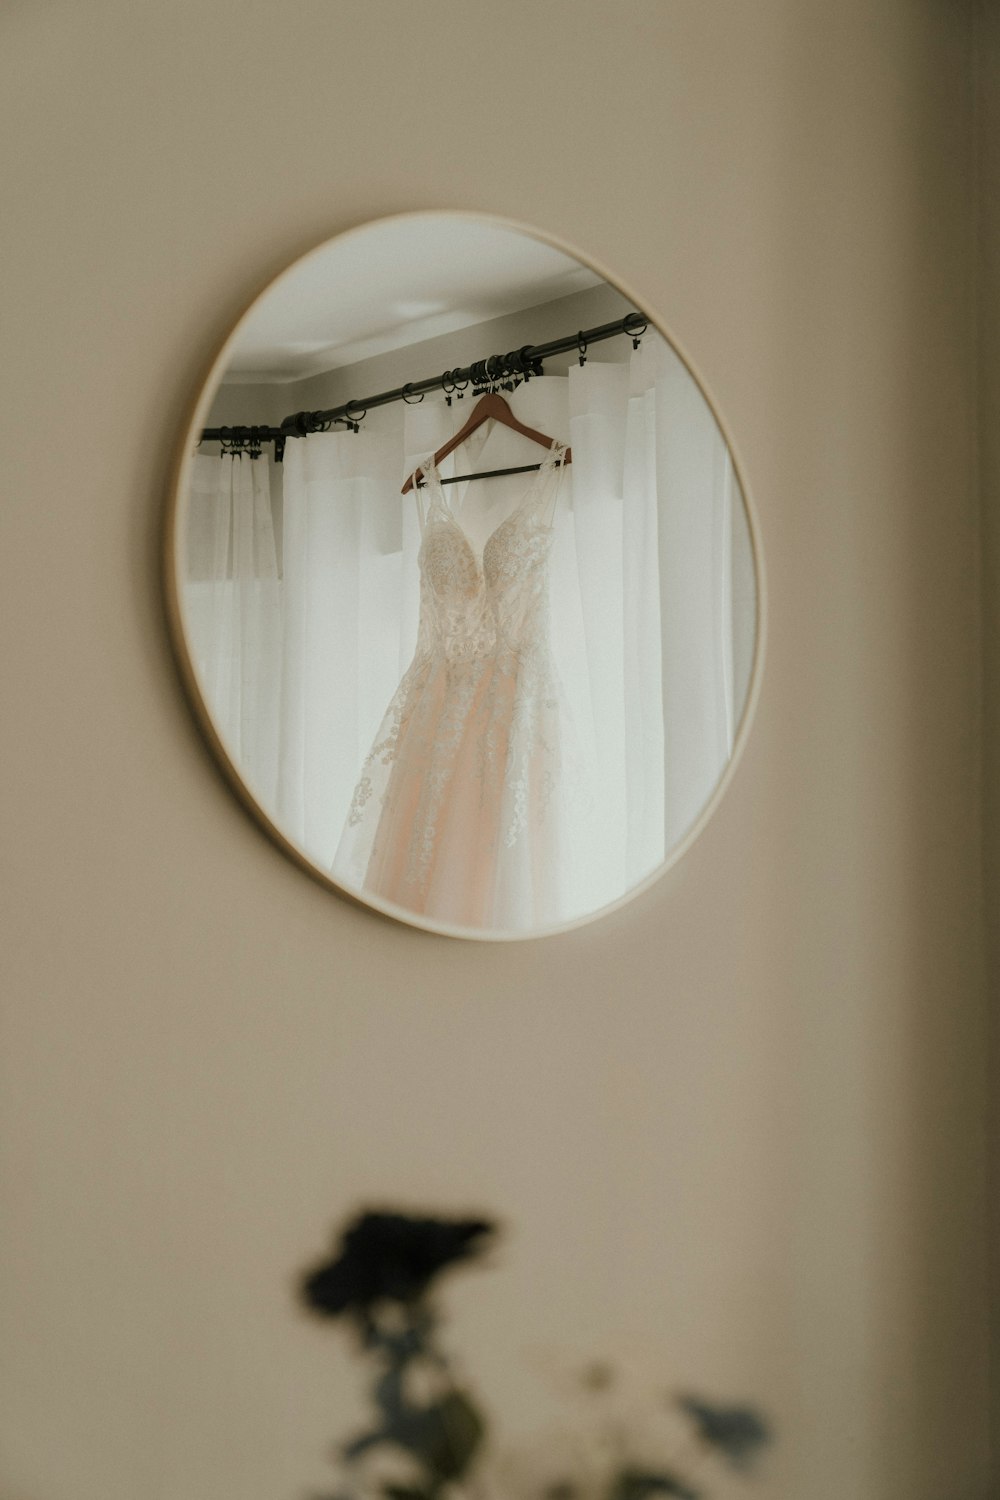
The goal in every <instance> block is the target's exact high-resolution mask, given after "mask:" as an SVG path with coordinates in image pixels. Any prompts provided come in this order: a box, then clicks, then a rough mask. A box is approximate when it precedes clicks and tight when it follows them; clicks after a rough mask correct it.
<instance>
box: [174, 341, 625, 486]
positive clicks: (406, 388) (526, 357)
mask: <svg viewBox="0 0 1000 1500" xmlns="http://www.w3.org/2000/svg"><path fill="white" fill-rule="evenodd" d="M647 326H648V324H647V320H646V319H645V318H644V317H643V315H642V313H639V312H631V313H627V314H626V315H625V317H624V318H619V319H618V321H617V322H615V323H602V324H600V326H599V327H597V328H582V329H580V331H579V332H578V333H568V334H567V335H566V336H565V338H561V339H551V340H550V341H549V342H548V343H547V344H525V345H524V346H523V347H522V348H520V349H512V350H511V351H510V353H509V354H492V355H490V357H489V358H488V359H479V360H474V361H473V363H472V364H471V365H466V366H464V367H463V366H460V367H459V368H458V369H455V370H445V372H444V374H443V375H434V376H432V377H431V378H430V379H429V380H412V381H408V382H407V384H406V385H403V386H400V387H399V388H398V389H396V390H394V391H382V392H380V394H379V395H377V396H368V397H366V398H365V399H364V400H363V401H346V402H345V403H344V405H343V406H334V407H332V408H331V409H330V410H329V411H299V412H295V413H294V415H292V416H290V417H286V418H285V419H284V421H283V422H282V424H281V426H280V427H206V428H205V429H204V430H203V432H202V434H201V442H203V443H210V442H214V443H220V442H221V443H232V444H236V445H239V446H249V447H251V448H254V447H259V446H260V444H261V443H274V445H275V453H274V456H275V458H276V459H278V460H279V461H280V459H281V455H282V452H283V450H284V447H285V439H286V438H290V437H306V436H308V434H309V433H311V432H328V431H329V429H330V428H331V427H332V426H333V425H334V424H335V423H336V422H344V423H345V424H346V425H347V426H349V427H353V428H355V430H357V424H358V423H359V422H360V421H361V420H362V419H363V418H364V417H365V416H366V415H367V413H368V412H369V411H370V410H371V409H372V408H373V407H375V406H388V405H389V404H390V403H391V402H393V401H413V400H414V398H422V397H423V396H424V394H425V393H426V392H427V391H439V390H441V391H444V392H445V394H446V395H451V394H452V392H455V393H457V392H458V391H459V390H464V389H465V388H466V386H468V385H469V384H470V383H471V384H473V385H476V386H478V385H487V384H489V383H490V382H493V381H502V380H504V379H506V378H508V377H511V376H516V375H519V376H522V377H523V378H525V379H527V378H530V377H531V376H532V375H541V374H542V368H541V367H542V361H543V360H546V359H551V358H552V357H553V356H554V355H556V354H566V353H568V352H569V351H570V350H571V349H577V350H579V352H580V356H581V359H582V357H583V356H584V354H585V353H586V350H587V346H588V345H589V344H599V343H601V342H602V341H603V340H604V339H613V338H616V337H618V336H619V335H620V334H623V333H624V334H629V335H630V336H631V337H632V338H633V339H639V338H640V337H641V336H642V334H644V333H645V331H646V328H647Z"/></svg>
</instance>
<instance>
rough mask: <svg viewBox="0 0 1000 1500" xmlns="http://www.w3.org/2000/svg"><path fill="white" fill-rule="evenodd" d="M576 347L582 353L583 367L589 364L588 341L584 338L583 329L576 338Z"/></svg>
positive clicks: (581, 361)
mask: <svg viewBox="0 0 1000 1500" xmlns="http://www.w3.org/2000/svg"><path fill="white" fill-rule="evenodd" d="M576 347H577V348H578V349H579V351H580V363H581V365H585V364H586V363H587V340H586V339H585V338H584V336H583V329H582V328H581V329H580V331H579V332H578V334H577V336H576Z"/></svg>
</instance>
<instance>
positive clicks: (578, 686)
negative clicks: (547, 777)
mask: <svg viewBox="0 0 1000 1500" xmlns="http://www.w3.org/2000/svg"><path fill="white" fill-rule="evenodd" d="M508 399H509V401H510V404H511V406H512V408H513V410H514V412H515V414H516V415H517V416H518V417H519V418H520V419H521V420H522V421H524V422H526V423H528V424H529V425H530V426H533V427H536V428H539V429H540V430H542V431H543V432H546V433H548V434H550V435H551V436H552V437H554V438H558V439H561V440H562V441H564V442H569V443H571V445H572V449H573V462H572V465H571V466H570V467H569V468H568V469H567V470H566V473H565V476H564V478H563V481H562V486H563V488H562V495H561V498H560V501H559V507H558V514H557V518H556V532H555V539H554V543H553V550H552V555H551V569H552V572H551V580H552V644H553V654H554V657H555V661H556V667H557V671H558V674H559V677H560V680H561V682H562V684H563V687H564V689H565V696H566V703H567V710H568V716H569V720H570V734H571V738H572V743H573V744H574V745H575V747H576V758H577V762H578V765H579V768H580V776H581V783H582V786H583V789H584V793H585V806H584V808H583V810H582V812H581V818H580V829H579V844H578V847H577V848H576V850H575V851H574V852H573V855H572V861H571V862H572V870H571V871H570V872H569V879H568V891H567V903H568V905H567V911H566V913H565V916H566V917H567V918H570V917H572V916H574V915H577V914H580V913H583V912H586V911H590V910H594V909H595V908H596V907H599V906H601V905H603V904H605V903H607V902H609V901H612V900H614V899H615V898H616V897H618V896H620V895H621V894H623V893H624V892H625V891H626V890H628V889H629V888H630V887H631V886H633V885H634V884H635V883H636V882H637V881H638V880H640V879H642V877H643V876H644V875H646V874H648V873H649V872H650V871H651V870H652V869H654V868H655V867H656V866H657V865H658V864H659V863H660V862H661V861H662V859H663V858H664V855H665V853H666V852H667V851H669V849H670V848H672V847H673V846H674V845H675V844H676V843H677V841H678V840H679V839H680V838H682V837H683V835H684V833H685V832H686V831H687V829H688V828H689V827H690V825H691V823H692V822H693V821H694V819H695V818H696V817H697V815H698V814H699V812H700V811H701V809H702V808H703V806H704V804H705V802H706V801H707V799H708V797H709V796H710V794H711V791H712V789H713V787H714V786H715V785H716V783H717V781H718V779H719V777H720V775H721V774H722V771H723V770H724V768H725V765H726V763H727V761H728V759H729V757H730V755H731V752H732V745H733V736H734V731H735V726H736V722H737V719H738V714H739V710H740V707H741V706H742V701H743V696H744V694H745V689H746V679H747V675H748V671H749V661H750V659H751V656H752V641H753V629H754V619H755V600H754V595H753V569H752V558H751V556H750V544H749V536H748V532H747V527H746V521H745V514H744V510H743V506H742V504H741V503H740V496H739V491H738V487H737V482H736V478H735V475H734V473H733V469H732V464H731V461H730V458H729V454H728V450H727V448H726V445H725V443H724V441H723V439H722V436H721V434H720V432H719V429H718V426H717V424H716V422H715V419H714V417H713V416H712V413H711V411H710V409H709V407H708V406H707V404H706V402H705V400H704V398H703V397H702V395H701V393H700V391H699V390H698V388H697V386H696V385H695V384H694V382H693V381H692V379H691V377H690V375H689V374H688V372H687V370H686V369H685V367H684V366H683V364H682V363H681V362H680V360H679V359H678V358H677V356H676V355H675V354H674V353H673V351H672V350H671V349H670V347H669V346H668V345H667V344H666V343H665V342H664V341H663V340H662V339H661V338H659V337H658V336H656V335H654V334H653V333H652V332H650V333H648V334H647V335H646V336H645V337H644V339H643V341H642V344H641V346H640V348H639V350H638V351H637V352H635V353H631V352H630V357H629V358H625V359H622V360H621V361H620V362H611V361H604V360H598V359H595V358H591V359H590V360H589V361H588V362H587V364H586V365H584V366H582V367H581V366H578V365H574V366H572V367H571V368H570V370H569V371H568V374H567V375H565V376H543V377H541V378H537V379H534V380H531V381H530V382H528V383H526V384H524V385H522V386H520V387H519V388H518V389H517V390H516V391H515V392H513V393H512V395H511V396H510V397H509V398H508ZM472 404H473V403H472V401H471V400H470V399H469V398H466V399H465V400H464V401H462V402H458V401H456V402H454V404H453V405H452V406H451V407H450V408H449V407H448V406H447V405H446V403H445V401H444V399H443V398H440V397H439V398H436V399H432V398H430V397H428V398H427V399H426V400H425V401H424V402H422V403H420V404H419V405H413V406H406V405H402V404H400V405H395V406H390V407H386V408H381V409H378V410H376V411H373V412H372V413H371V414H370V415H369V417H368V419H367V422H366V426H365V430H364V431H363V432H361V433H358V434H355V433H352V432H331V433H325V434H315V435H313V436H311V437H308V438H305V439H298V440H293V441H291V442H290V443H289V444H288V446H287V448H286V450H285V461H284V466H283V468H284V480H283V489H284V497H283V531H282V539H281V540H282V553H283V581H282V585H281V590H282V595H281V600H282V611H281V613H282V621H281V630H280V632H279V630H278V627H277V623H276V621H275V618H274V616H275V610H274V608H273V605H274V601H275V600H276V598H277V593H276V589H277V582H276V577H275V575H274V573H273V571H269V568H270V566H271V565H270V563H269V562H268V559H271V558H273V555H274V538H273V535H272V534H271V533H270V530H269V527H270V516H271V511H270V508H269V507H268V506H267V505H266V503H265V498H266V497H265V496H264V495H263V493H262V489H263V485H264V475H265V473H266V470H265V469H264V460H263V459H262V460H258V461H256V462H254V463H251V462H250V461H249V460H242V461H240V460H232V459H229V460H199V464H200V465H201V467H200V468H199V469H198V470H197V472H196V485H195V489H196V493H195V495H193V496H192V513H193V514H194V513H195V512H197V511H198V508H199V505H200V507H201V513H202V522H203V524H205V525H207V524H208V518H209V517H211V518H212V520H211V525H210V527H209V529H210V531H211V535H212V539H213V540H212V543H211V546H209V544H208V541H207V533H206V535H205V537H203V539H202V541H201V542H200V543H199V545H197V546H196V547H195V548H194V552H193V553H192V554H191V557H192V564H197V566H198V568H200V570H201V574H200V576H199V577H197V578H196V577H195V576H194V575H193V576H192V585H191V586H192V588H193V589H195V590H197V589H201V590H202V594H203V598H202V602H201V604H200V605H198V606H197V609H198V610H200V611H201V614H200V618H199V624H198V627H197V630H194V631H193V634H194V635H195V637H196V638H201V639H202V640H203V644H202V645H200V646H199V647H198V654H199V670H200V671H201V672H202V675H203V680H204V681H205V682H206V689H207V692H208V696H209V699H210V701H211V702H212V703H213V704H214V705H216V706H217V709H218V714H217V717H218V718H219V721H220V723H221V724H222V725H223V727H224V730H225V733H226V736H227V738H229V739H230V740H231V742H232V743H233V745H234V747H237V748H238V750H239V754H238V756H237V758H238V759H240V760H241V761H242V762H243V763H244V764H245V765H246V766H247V769H248V771H251V772H252V779H253V781H254V784H255V785H256V786H257V787H259V788H260V789H261V790H262V791H265V792H266V788H268V787H270V788H272V791H271V793H270V794H269V795H267V794H266V795H265V797H264V800H265V802H266V805H267V806H268V807H270V808H273V809H274V811H275V814H276V818H277V821H278V822H279V824H280V825H281V826H282V827H283V828H284V829H285V830H286V831H287V832H288V833H289V834H290V835H291V836H292V837H293V838H294V839H295V840H296V841H297V842H298V843H299V844H301V845H302V846H303V847H304V848H305V849H306V850H307V851H308V852H309V853H310V854H311V855H312V857H313V858H314V859H315V860H316V862H317V863H318V864H320V865H322V866H323V867H325V868H329V867H330V865H331V862H332V861H333V858H334V854H335V851H336V848H337V844H338V842H339V839H340V834H341V831H342V829H343V825H344V820H345V817H346V815H347V810H348V806H349V804H350V800H351V796H352V794H353V791H354V787H355V784H356V781H357V777H358V773H359V769H360V766H361V763H362V761H363V759H364V757H365V755H366V754H367V753H368V751H369V749H370V748H371V744H372V740H373V737H374V735H375V732H376V730H377V729H378V726H379V724H380V721H381V719H382V715H383V713H384V711H385V708H386V705H387V703H388V701H389V699H390V698H391V696H392V694H393V692H394V691H395V688H396V686H397V685H398V682H399V679H400V677H401V676H402V673H403V671H404V670H405V668H406V667H407V665H408V664H409V661H410V658H411V656H412V653H413V649H414V645H415V640H416V626H417V610H418V569H417V549H418V546H419V541H420V537H419V528H418V523H417V511H416V504H415V501H414V498H413V496H412V495H408V496H401V495H400V486H401V483H402V480H403V478H404V477H405V475H406V474H407V473H409V472H411V471H412V470H413V468H414V467H415V466H416V464H417V463H418V462H419V460H420V459H421V458H422V457H424V456H425V455H426V454H427V453H428V452H430V451H432V450H434V449H436V448H438V447H440V446H441V445H442V444H443V443H444V442H445V440H446V439H447V438H448V437H449V436H450V435H451V434H452V433H453V432H454V431H455V429H456V427H457V426H459V425H461V423H462V422H463V421H464V420H465V418H466V416H467V415H468V413H469V411H470V410H471V407H472ZM533 461H536V450H534V448H533V447H532V445H531V444H530V443H528V442H527V440H526V439H524V438H521V437H518V436H517V435H516V434H514V433H512V432H510V431H509V430H508V429H506V428H504V427H502V426H499V425H495V424H488V425H487V426H486V427H484V428H481V429H480V430H479V432H478V433H477V434H476V435H475V436H474V438H473V439H472V441H471V442H470V443H469V444H468V445H466V446H465V447H464V448H463V450H460V452H459V453H457V454H456V455H454V456H453V457H452V459H450V460H449V461H448V464H447V465H446V466H445V472H448V469H449V468H450V471H451V472H453V473H455V472H458V473H464V472H469V470H470V469H480V470H481V469H487V468H503V467H507V466H510V465H515V464H520V463H530V462H533ZM213 464H214V465H215V466H216V467H215V469H214V470H212V469H211V467H210V466H211V465H213ZM226 465H228V467H225V466H226ZM455 465H458V467H457V468H456V467H455ZM220 466H222V467H220ZM222 474H225V475H228V476H229V478H228V481H227V482H219V476H220V475H222ZM213 475H214V476H215V477H214V478H213ZM254 477H256V478H257V483H256V484H253V483H252V480H253V478H254ZM530 479H531V476H530V475H528V476H525V475H517V476H505V477H503V478H500V479H494V480H491V481H489V482H488V483H487V482H481V483H478V484H470V485H455V486H453V487H449V498H450V501H451V503H452V505H453V507H454V508H455V510H456V511H457V513H458V515H459V517H460V519H461V522H462V525H463V527H464V529H465V530H466V532H467V534H468V535H469V536H470V539H471V540H472V541H473V544H474V545H475V546H476V548H477V550H481V547H482V543H483V542H484V541H485V538H486V536H487V535H488V534H489V532H490V531H491V530H492V529H493V528H494V526H495V525H496V523H497V521H498V520H500V519H502V517H503V516H504V515H505V514H506V512H507V510H508V509H509V508H510V506H511V504H512V503H513V501H514V499H515V498H516V497H517V496H518V494H519V493H521V491H522V489H523V486H524V484H525V483H526V482H529V481H530ZM199 496H200V497H201V498H200V499H199ZM251 518H252V519H251ZM247 526H250V528H251V531H252V533H253V535H252V537H251V538H250V539H249V540H248V538H247V534H246V528H247ZM227 528H228V530H227ZM192 536H193V531H192ZM225 537H228V538H229V540H228V541H224V538H225ZM207 555H211V556H212V557H213V558H215V559H216V561H215V562H214V563H213V567H212V570H211V573H210V575H209V577H208V578H207V579H206V578H205V563H204V558H205V556H207ZM220 557H222V558H232V559H235V560H236V565H235V568H234V566H233V565H232V564H226V563H225V562H223V563H222V564H221V565H220V563H219V561H218V558H220ZM199 559H201V561H199ZM244 560H246V562H245V564H244ZM265 575H266V576H265ZM734 578H735V579H736V583H737V587H736V589H735V591H734ZM206 584H207V585H208V588H207V592H206ZM223 585H224V586H223ZM196 612H197V610H196ZM192 618H193V617H192ZM279 636H280V642H281V661H280V670H278V668H277V664H276V657H275V643H276V642H277V641H278V639H279ZM258 657H259V662H258V667H257V669H253V668H252V667H251V665H250V663H251V662H252V661H253V660H254V659H255V658H258ZM202 658H204V663H205V664H204V667H202V666H201V659H202ZM209 684H211V685H210V686H209ZM279 724H280V736H279V733H278V726H279Z"/></svg>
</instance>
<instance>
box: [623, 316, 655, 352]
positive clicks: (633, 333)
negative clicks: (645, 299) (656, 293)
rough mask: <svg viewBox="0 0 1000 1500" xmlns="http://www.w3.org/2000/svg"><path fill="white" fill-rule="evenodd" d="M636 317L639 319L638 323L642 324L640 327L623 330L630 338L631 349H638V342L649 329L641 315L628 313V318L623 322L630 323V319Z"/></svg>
mask: <svg viewBox="0 0 1000 1500" xmlns="http://www.w3.org/2000/svg"><path fill="white" fill-rule="evenodd" d="M636 317H637V318H638V319H639V322H640V323H641V324H642V327H641V328H626V329H625V332H626V333H627V334H628V335H629V336H630V338H631V340H632V348H633V349H638V347H639V341H640V339H641V338H642V336H643V334H644V333H645V332H646V330H647V328H648V327H649V324H648V323H647V322H646V319H645V318H644V317H643V316H642V314H641V313H629V316H628V317H627V318H626V319H625V322H626V323H630V322H631V321H632V319H633V318H636Z"/></svg>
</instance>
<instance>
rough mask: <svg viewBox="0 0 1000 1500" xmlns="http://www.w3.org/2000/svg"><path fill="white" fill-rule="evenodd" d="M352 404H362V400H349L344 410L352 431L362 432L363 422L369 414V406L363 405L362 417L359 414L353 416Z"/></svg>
mask: <svg viewBox="0 0 1000 1500" xmlns="http://www.w3.org/2000/svg"><path fill="white" fill-rule="evenodd" d="M352 406H361V403H360V401H348V402H347V404H346V405H345V407H344V412H345V414H346V420H347V425H348V427H349V428H350V429H351V431H352V432H360V431H361V423H362V422H363V421H364V420H365V417H367V415H368V408H367V406H362V407H361V415H360V417H357V416H353V415H352V413H351V407H352Z"/></svg>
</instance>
